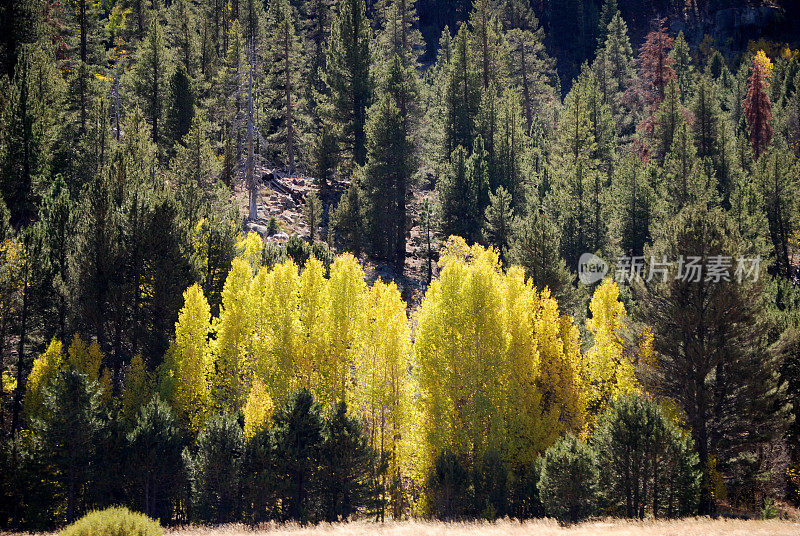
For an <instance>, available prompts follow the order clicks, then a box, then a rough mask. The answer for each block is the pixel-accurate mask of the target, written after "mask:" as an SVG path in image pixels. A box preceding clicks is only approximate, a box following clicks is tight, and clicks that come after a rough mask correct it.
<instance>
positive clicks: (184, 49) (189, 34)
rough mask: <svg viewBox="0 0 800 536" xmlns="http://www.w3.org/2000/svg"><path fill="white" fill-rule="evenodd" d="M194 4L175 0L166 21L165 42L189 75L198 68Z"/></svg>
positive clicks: (184, 0) (191, 75)
mask: <svg viewBox="0 0 800 536" xmlns="http://www.w3.org/2000/svg"><path fill="white" fill-rule="evenodd" d="M196 18H197V17H196V14H195V6H194V4H193V3H192V2H189V1H187V0H175V2H173V3H172V5H171V6H170V11H169V16H168V21H167V37H166V40H167V43H168V45H169V47H170V49H172V50H174V51H175V61H176V62H177V63H179V64H180V65H183V68H184V70H185V72H186V75H187V76H189V77H193V76H195V74H196V73H197V69H198V50H197V48H198V42H197V38H198V35H197V20H196Z"/></svg>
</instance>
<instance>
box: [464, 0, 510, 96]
mask: <svg viewBox="0 0 800 536" xmlns="http://www.w3.org/2000/svg"><path fill="white" fill-rule="evenodd" d="M469 25H470V29H471V32H470V37H471V41H472V42H471V44H470V47H471V49H472V54H473V57H474V58H475V59H476V62H477V63H478V65H479V67H478V70H479V71H480V73H481V80H482V81H483V91H486V90H488V89H489V88H490V87H491V86H497V87H502V86H504V85H505V83H506V80H507V78H508V73H507V72H506V65H505V64H504V61H503V55H504V54H505V47H506V44H505V39H504V35H503V28H502V26H501V24H500V21H499V20H498V18H497V15H496V13H495V7H494V6H493V5H492V2H491V0H477V1H476V2H474V3H473V8H472V13H470V17H469Z"/></svg>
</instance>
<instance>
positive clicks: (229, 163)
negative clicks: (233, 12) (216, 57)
mask: <svg viewBox="0 0 800 536" xmlns="http://www.w3.org/2000/svg"><path fill="white" fill-rule="evenodd" d="M228 34H229V35H228ZM226 36H227V37H226V41H227V43H228V46H227V49H226V51H225V55H224V60H223V61H222V65H221V66H220V68H219V70H218V71H217V74H216V79H215V83H214V86H215V87H216V88H217V91H216V95H215V99H216V106H215V111H216V114H215V116H214V117H211V119H212V120H214V121H216V123H217V124H218V125H219V126H220V131H221V132H220V142H221V145H222V147H221V151H219V152H221V153H222V154H223V160H222V179H223V180H224V181H225V183H226V184H228V185H229V186H230V185H231V184H232V183H233V179H234V174H235V168H236V167H237V166H238V164H239V162H240V161H241V157H242V152H243V149H244V148H243V145H244V137H245V136H244V133H243V131H244V126H245V124H246V121H245V118H244V117H243V114H244V110H246V106H247V102H246V99H245V94H246V92H245V91H244V90H243V88H245V87H247V84H246V82H248V81H249V78H248V77H247V74H246V73H247V65H246V55H245V51H246V49H247V47H246V43H245V42H244V37H243V36H242V32H241V28H240V26H239V21H238V20H234V21H233V23H232V24H231V27H230V29H229V30H228V33H227V34H226Z"/></svg>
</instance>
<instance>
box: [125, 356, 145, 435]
mask: <svg viewBox="0 0 800 536" xmlns="http://www.w3.org/2000/svg"><path fill="white" fill-rule="evenodd" d="M151 384H152V381H151V379H150V373H149V372H148V371H147V366H146V365H145V363H144V359H142V356H141V355H136V356H134V358H133V359H131V363H130V365H128V371H127V373H126V374H125V385H124V386H123V388H122V419H123V421H124V422H125V423H126V424H127V425H128V426H133V425H134V424H135V423H136V418H137V415H138V413H139V409H141V408H142V406H144V405H145V404H147V402H148V401H149V400H150V395H151V394H152V385H151Z"/></svg>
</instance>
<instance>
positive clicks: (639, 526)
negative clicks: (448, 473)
mask: <svg viewBox="0 0 800 536" xmlns="http://www.w3.org/2000/svg"><path fill="white" fill-rule="evenodd" d="M169 534H171V535H172V536H240V535H245V534H246V535H268V534H277V535H281V536H340V535H348V536H366V535H375V536H478V535H480V536H529V535H530V536H561V535H564V536H589V535H592V536H645V535H646V536H693V535H697V536H716V535H723V534H724V535H725V536H762V535H763V536H767V535H769V536H783V535H786V536H790V535H791V536H797V535H798V534H800V523H799V522H797V521H786V520H768V521H756V520H747V521H745V520H729V519H710V518H687V519H681V520H663V521H662V520H658V521H654V520H646V521H628V520H619V519H614V520H602V521H589V522H585V523H578V524H576V525H571V526H566V527H565V526H561V525H559V524H558V523H557V522H556V521H554V520H551V519H540V520H531V521H523V522H519V521H513V520H500V521H496V522H493V523H489V522H480V521H474V522H451V523H447V522H438V521H399V522H389V523H383V524H376V523H372V522H360V521H359V522H351V523H333V524H321V525H316V526H310V527H301V526H299V525H282V526H277V525H271V526H269V525H268V526H264V527H259V528H257V529H252V528H249V527H246V526H243V525H227V526H223V527H218V528H210V527H192V528H178V529H175V530H173V531H171V532H169Z"/></svg>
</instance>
